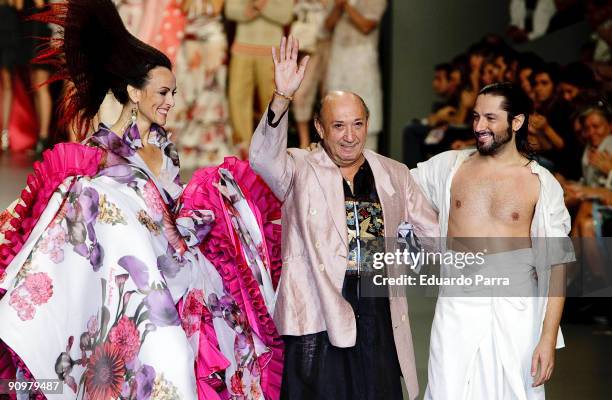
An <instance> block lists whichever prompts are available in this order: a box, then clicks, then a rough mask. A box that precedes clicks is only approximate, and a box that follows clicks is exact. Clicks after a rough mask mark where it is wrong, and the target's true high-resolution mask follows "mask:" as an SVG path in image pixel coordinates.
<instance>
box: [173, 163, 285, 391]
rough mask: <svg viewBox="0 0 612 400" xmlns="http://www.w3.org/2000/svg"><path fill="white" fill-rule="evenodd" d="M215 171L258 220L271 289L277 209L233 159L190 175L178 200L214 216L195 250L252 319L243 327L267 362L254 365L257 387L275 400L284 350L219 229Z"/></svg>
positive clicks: (246, 271)
mask: <svg viewBox="0 0 612 400" xmlns="http://www.w3.org/2000/svg"><path fill="white" fill-rule="evenodd" d="M219 168H224V169H227V170H229V171H230V172H231V173H232V175H233V176H234V179H235V180H236V182H238V183H239V185H240V188H241V189H242V191H243V192H244V194H245V196H246V198H247V200H248V201H249V202H250V203H251V204H252V205H253V206H254V207H255V210H254V211H255V212H256V214H258V216H259V217H260V221H261V224H262V231H263V232H262V233H263V234H264V236H265V239H266V244H267V250H268V259H269V261H270V268H271V271H270V273H271V276H272V281H273V285H274V286H275V287H276V286H277V285H278V280H279V278H280V272H281V266H282V261H281V255H280V244H281V227H280V225H279V224H275V223H273V221H277V220H280V216H281V209H280V206H281V205H280V202H279V201H278V199H277V198H276V197H275V196H274V194H273V193H272V192H271V191H270V189H269V188H268V187H267V185H266V184H265V183H264V181H263V180H262V179H261V178H259V177H258V176H257V175H256V174H255V173H254V172H253V171H252V170H251V168H250V167H249V163H248V162H247V161H241V160H238V159H237V158H235V157H226V158H225V160H224V162H223V164H221V165H220V166H218V167H214V168H204V169H200V170H198V171H196V173H195V174H194V176H193V178H192V179H191V181H190V183H189V184H188V185H187V187H186V188H185V190H184V191H183V195H182V204H183V207H184V209H188V210H201V209H205V210H211V211H212V212H213V213H214V214H215V219H216V221H217V223H216V224H215V225H214V226H213V228H212V230H211V231H210V233H209V234H208V235H207V236H206V239H205V240H204V242H202V244H200V250H201V251H202V253H203V254H204V255H205V256H206V258H207V259H208V260H209V261H210V262H211V263H212V264H213V265H214V266H215V268H216V269H217V271H218V272H219V274H220V275H221V278H222V279H223V283H224V285H225V287H226V289H227V290H228V292H229V293H231V295H232V297H233V298H234V300H235V301H236V303H237V304H238V306H239V307H240V309H241V310H242V312H243V313H244V314H245V315H249V316H252V318H249V322H250V323H251V326H252V328H253V330H254V331H255V332H256V333H257V334H258V335H259V337H260V338H261V340H262V341H263V343H264V344H265V345H266V346H267V347H268V348H270V350H271V357H262V358H261V359H260V367H261V369H262V376H261V384H262V389H263V391H264V395H265V397H266V398H267V399H278V398H279V397H280V385H281V380H282V373H283V357H284V345H283V342H282V339H281V338H280V336H279V334H278V331H277V330H276V326H275V325H274V321H273V320H272V317H271V316H270V314H269V313H268V310H267V308H266V305H265V302H264V299H263V297H262V295H261V292H260V290H259V286H258V284H257V281H256V280H255V279H254V278H253V274H252V272H251V270H250V268H249V266H248V265H247V264H246V263H244V262H243V260H242V257H241V254H238V253H237V249H236V247H235V245H234V242H233V240H232V235H231V233H230V231H229V230H228V225H227V224H225V223H221V222H222V221H225V212H224V206H223V203H222V200H221V197H220V196H219V192H218V190H217V189H216V188H215V186H214V184H216V183H218V182H219Z"/></svg>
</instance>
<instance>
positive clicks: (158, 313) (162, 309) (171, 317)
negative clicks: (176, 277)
mask: <svg viewBox="0 0 612 400" xmlns="http://www.w3.org/2000/svg"><path fill="white" fill-rule="evenodd" d="M144 303H145V305H146V306H147V308H148V309H149V321H151V322H152V323H153V324H154V325H155V326H157V327H164V326H178V325H180V323H181V321H180V319H179V316H178V312H177V311H176V307H175V305H174V301H173V300H172V296H170V293H169V292H168V290H166V289H154V290H151V292H150V293H149V294H148V295H147V297H145V299H144Z"/></svg>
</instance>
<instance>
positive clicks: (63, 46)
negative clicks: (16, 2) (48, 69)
mask: <svg viewBox="0 0 612 400" xmlns="http://www.w3.org/2000/svg"><path fill="white" fill-rule="evenodd" d="M32 19H35V20H38V21H43V22H50V23H53V24H56V25H59V26H60V27H61V28H62V29H61V34H60V37H59V38H55V39H52V40H51V42H50V46H49V47H48V48H46V49H43V50H42V51H41V52H40V53H39V54H38V56H37V57H36V59H35V60H34V62H39V63H45V64H51V65H54V66H55V67H56V73H55V74H54V75H53V76H52V77H51V79H50V82H52V81H56V80H69V81H71V82H72V83H73V87H72V88H71V90H70V91H69V92H68V93H67V94H66V95H65V97H64V98H63V99H62V100H61V102H60V105H59V113H60V125H63V126H65V125H68V124H70V123H73V122H76V125H77V126H78V128H79V132H87V130H88V129H89V127H90V124H91V120H92V119H93V117H94V116H95V115H96V113H97V112H98V109H99V108H100V105H101V104H102V101H103V100H104V97H105V96H106V94H107V93H108V91H109V90H111V91H112V92H113V95H114V96H115V97H116V98H117V100H118V101H119V102H120V103H121V104H126V103H127V102H128V101H129V98H128V93H127V86H128V85H131V86H134V87H136V88H138V89H142V88H143V87H144V86H145V85H146V83H147V81H148V74H149V71H151V70H152V69H153V68H155V67H165V68H168V69H172V63H171V62H170V59H168V57H167V56H166V55H165V54H164V53H162V52H161V51H159V50H157V49H155V48H153V47H151V46H149V45H147V44H146V43H144V42H142V41H140V40H139V39H137V38H136V37H134V36H133V35H132V34H131V33H129V32H128V30H127V29H126V27H125V26H124V25H123V21H122V20H121V17H120V16H119V13H118V11H117V8H116V6H115V5H114V4H113V2H112V1H111V0H66V1H64V2H62V3H52V4H51V5H50V8H49V9H48V10H47V11H45V12H42V13H39V14H36V15H34V16H33V17H32Z"/></svg>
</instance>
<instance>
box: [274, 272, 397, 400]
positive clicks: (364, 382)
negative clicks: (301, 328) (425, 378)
mask: <svg viewBox="0 0 612 400" xmlns="http://www.w3.org/2000/svg"><path fill="white" fill-rule="evenodd" d="M358 285H359V282H358V279H357V277H356V276H353V275H348V274H347V276H346V277H345V280H344V287H343V289H342V295H343V296H344V298H345V299H346V300H347V301H349V303H350V304H351V306H352V307H353V310H354V312H355V315H356V321H357V342H356V344H355V346H353V347H349V348H340V347H335V346H333V345H332V344H331V343H330V342H329V338H328V336H327V332H319V333H315V334H312V335H305V336H284V337H283V339H284V341H285V366H284V370H283V382H282V387H281V399H285V400H327V399H329V400H332V399H333V400H343V399H346V400H379V399H380V400H395V399H397V400H402V399H403V397H402V386H401V370H400V366H399V362H398V359H397V352H396V349H395V341H394V339H393V328H392V326H391V313H390V310H389V299H387V298H366V297H359V295H358V293H359V291H358Z"/></svg>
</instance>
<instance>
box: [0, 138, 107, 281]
mask: <svg viewBox="0 0 612 400" xmlns="http://www.w3.org/2000/svg"><path fill="white" fill-rule="evenodd" d="M103 153H104V152H103V151H102V150H100V149H97V148H94V147H88V146H84V145H82V144H78V143H60V144H58V145H56V146H55V147H54V148H53V150H47V151H45V152H44V153H43V160H42V162H36V163H34V172H33V173H32V174H30V175H29V176H28V179H27V185H28V186H27V188H26V189H24V190H23V191H22V192H21V202H23V203H24V204H18V205H17V206H16V207H15V213H16V214H17V216H16V217H14V218H13V219H12V220H11V221H10V225H11V227H12V229H13V230H10V231H7V232H6V233H5V237H6V241H7V242H6V243H4V244H2V245H0V273H1V272H3V271H4V270H5V269H6V267H7V266H8V265H9V264H10V263H11V261H13V258H15V255H16V254H17V253H19V251H20V250H21V248H22V247H23V244H24V243H25V241H26V240H27V239H28V237H29V236H30V233H31V232H32V229H33V228H34V226H35V225H36V223H37V222H38V219H39V218H40V215H41V214H42V213H43V211H44V210H45V208H46V207H47V204H48V203H49V199H50V198H51V196H52V195H53V192H54V191H55V189H57V187H58V186H59V185H60V184H61V183H62V182H63V181H64V180H65V179H66V178H68V177H70V176H77V175H86V176H91V175H94V174H95V173H96V172H98V165H99V164H100V160H101V159H102V155H103ZM28 189H29V190H28Z"/></svg>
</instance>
